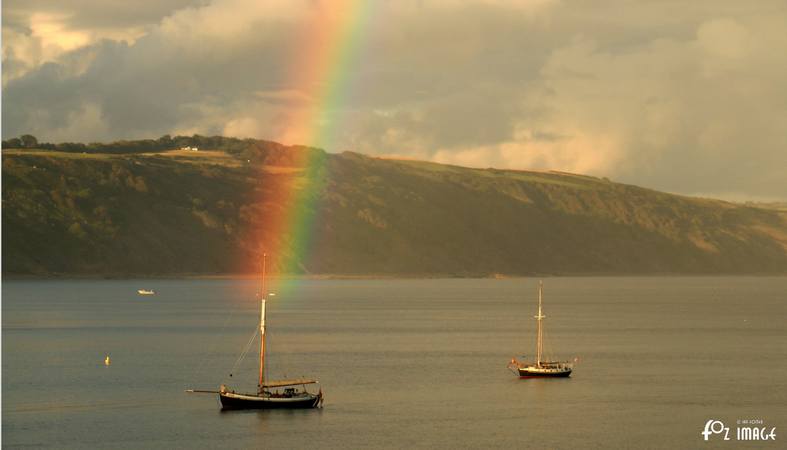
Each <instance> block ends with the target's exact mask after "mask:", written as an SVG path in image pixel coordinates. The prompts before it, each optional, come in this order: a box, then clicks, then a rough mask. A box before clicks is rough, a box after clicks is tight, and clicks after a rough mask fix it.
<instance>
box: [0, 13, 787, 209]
mask: <svg viewBox="0 0 787 450" xmlns="http://www.w3.org/2000/svg"><path fill="white" fill-rule="evenodd" d="M75 1H76V3H73V4H71V2H69V4H58V5H57V7H56V8H55V7H52V6H51V3H48V2H43V1H38V0H35V1H31V2H28V3H21V2H20V3H16V4H14V3H12V4H10V5H7V4H4V10H3V19H4V28H3V84H4V92H3V94H4V101H3V119H4V120H3V136H4V137H11V136H16V135H19V134H21V133H27V132H30V133H33V134H35V135H36V136H38V137H39V138H40V139H48V140H60V139H69V140H83V141H93V140H108V139H118V138H142V137H155V136H158V135H161V134H165V133H202V134H228V135H238V136H242V137H258V138H264V139H274V140H283V141H286V142H287V143H301V142H295V141H296V140H298V139H306V138H305V137H304V136H306V135H305V134H304V133H303V130H301V132H299V133H294V132H293V124H294V123H295V124H298V125H300V127H301V128H302V129H305V130H306V133H307V134H308V133H311V134H312V135H315V136H321V140H320V141H319V144H320V145H322V146H324V147H326V148H327V149H328V150H330V151H342V150H354V151H361V152H365V153H369V154H376V155H388V156H392V155H393V156H400V157H413V158H421V159H430V160H434V161H440V162H447V163H453V164H462V165H470V166H477V167H489V166H496V167H504V168H516V169H556V170H567V171H573V172H580V173H589V174H593V175H598V176H608V177H610V178H613V179H617V180H621V181H626V182H632V183H636V184H641V185H646V186H650V187H654V188H658V189H663V190H668V191H675V192H682V193H689V194H691V193H705V194H707V193H714V192H717V193H720V194H724V195H727V196H729V197H731V198H732V197H736V198H737V197H746V196H750V197H752V198H754V197H762V198H766V197H767V198H787V183H785V181H784V179H783V178H784V176H783V169H782V168H783V167H787V160H785V158H787V157H786V156H785V155H787V152H785V150H784V149H785V148H787V109H786V108H785V107H784V105H785V104H787V89H785V87H784V86H785V84H784V81H783V80H784V79H787V35H785V33H784V28H785V24H787V6H785V5H784V4H783V3H782V2H777V1H773V2H771V1H764V2H758V3H757V4H756V5H754V4H752V5H748V4H743V3H740V2H733V1H729V2H725V1H722V2H718V1H713V2H711V1H704V2H692V3H691V4H689V5H687V4H685V3H684V2H670V1H666V2H665V1H653V2H636V3H619V2H615V1H611V0H610V1H600V2H594V3H593V4H587V3H583V2H578V3H574V2H558V1H540V0H539V1H531V2H522V1H506V0H487V1H475V2H459V1H453V0H442V1H440V0H418V1H416V0H412V1H409V0H405V1H401V2H374V3H369V4H366V3H364V4H363V5H364V6H365V9H359V10H352V9H349V10H348V9H341V8H338V9H337V8H334V7H335V5H336V3H330V4H329V3H326V2H324V1H308V0H300V1H289V2H257V1H252V0H213V1H207V0H206V1H188V0H168V1H164V2H157V3H156V4H150V5H143V6H135V7H134V8H129V6H128V4H126V3H124V2H99V1H98V0H75ZM69 5H70V6H69ZM348 5H352V4H351V3H348ZM676 7H680V8H681V11H682V13H681V14H680V15H679V16H676V15H675V14H674V10H675V8H676ZM132 10H133V11H132ZM343 14H344V15H346V14H350V15H352V14H357V15H358V17H359V18H361V19H362V21H363V23H362V24H361V25H362V26H361V27H360V28H359V34H358V36H357V37H356V38H355V39H354V40H344V41H341V42H343V43H344V44H346V45H345V46H344V47H342V49H344V50H346V51H347V53H346V54H343V55H344V56H343V57H342V58H339V57H338V56H336V57H335V58H334V59H333V60H331V59H330V58H329V59H328V62H329V63H330V62H332V61H333V62H335V63H336V64H333V65H331V64H328V65H327V66H326V67H324V68H322V69H321V70H322V72H319V71H318V72H314V71H310V67H316V66H310V65H309V64H308V63H309V58H311V57H312V56H314V55H319V53H312V51H314V50H315V49H316V50H319V49H320V48H321V47H320V46H319V45H318V44H324V43H325V42H329V39H328V38H330V35H327V34H326V33H329V32H330V26H332V25H335V23H336V21H337V20H341V19H342V18H343V16H342V15H343ZM344 18H346V17H344ZM334 50H337V51H338V49H334ZM325 54H328V53H325ZM336 55H339V53H337V54H336ZM340 61H341V62H342V63H341V64H339V62H340ZM332 83H333V84H332ZM339 86H341V89H339V88H338V87H339ZM332 87H336V89H335V92H336V94H335V95H337V97H335V98H333V97H332V99H333V100H332V101H327V97H325V98H324V92H328V91H330V88H332Z"/></svg>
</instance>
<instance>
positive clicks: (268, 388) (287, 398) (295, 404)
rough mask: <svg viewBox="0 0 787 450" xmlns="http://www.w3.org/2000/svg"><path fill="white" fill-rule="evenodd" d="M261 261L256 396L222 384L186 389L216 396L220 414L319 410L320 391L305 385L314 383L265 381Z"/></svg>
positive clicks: (263, 263)
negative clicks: (287, 409)
mask: <svg viewBox="0 0 787 450" xmlns="http://www.w3.org/2000/svg"><path fill="white" fill-rule="evenodd" d="M266 256H267V255H263V259H262V261H263V262H262V296H261V297H262V298H261V299H260V323H259V327H260V328H259V333H260V372H259V378H258V382H257V392H256V393H240V392H235V390H233V389H231V388H229V387H228V386H226V385H224V384H222V385H221V387H220V388H219V390H218V391H205V390H197V389H188V390H187V391H186V392H192V393H218V394H219V401H221V407H222V409H223V410H234V409H281V408H289V409H293V408H316V407H318V406H322V401H323V394H322V388H320V390H319V392H318V393H316V394H314V393H311V392H309V391H307V390H306V385H311V384H317V383H318V381H317V380H313V379H305V378H300V379H293V380H266V379H265V350H266V348H265V297H266V295H265V258H266Z"/></svg>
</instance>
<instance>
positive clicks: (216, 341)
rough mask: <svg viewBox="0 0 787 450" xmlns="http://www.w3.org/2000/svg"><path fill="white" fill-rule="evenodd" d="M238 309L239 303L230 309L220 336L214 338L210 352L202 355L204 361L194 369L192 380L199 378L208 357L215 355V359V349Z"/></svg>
mask: <svg viewBox="0 0 787 450" xmlns="http://www.w3.org/2000/svg"><path fill="white" fill-rule="evenodd" d="M236 309H238V305H237V304H235V305H233V307H232V309H231V310H230V313H229V315H228V316H227V319H226V320H224V325H222V326H221V330H219V338H218V339H214V340H213V343H212V344H211V346H210V348H209V349H208V352H207V353H206V354H205V356H203V357H202V361H200V363H199V364H198V365H197V367H196V368H195V369H194V373H193V374H192V377H191V379H192V380H196V379H197V375H198V374H199V372H200V371H201V370H202V369H203V367H204V366H205V362H206V361H207V360H208V358H210V357H211V356H213V357H214V359H215V354H214V353H215V350H216V346H217V345H218V344H219V341H220V340H223V339H222V338H223V337H224V332H225V331H226V330H227V325H229V323H230V320H232V316H233V315H234V314H235V310H236Z"/></svg>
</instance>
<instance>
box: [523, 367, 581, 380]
mask: <svg viewBox="0 0 787 450" xmlns="http://www.w3.org/2000/svg"><path fill="white" fill-rule="evenodd" d="M518 371H519V378H567V377H569V376H571V370H564V371H560V372H531V371H529V370H527V369H519V370H518Z"/></svg>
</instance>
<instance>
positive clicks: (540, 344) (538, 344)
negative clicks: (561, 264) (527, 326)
mask: <svg viewBox="0 0 787 450" xmlns="http://www.w3.org/2000/svg"><path fill="white" fill-rule="evenodd" d="M543 289H544V282H543V281H541V280H539V282H538V315H537V316H534V317H535V319H536V320H537V321H538V332H537V337H536V367H541V352H542V349H543V345H544V342H543V339H542V330H541V320H543V319H544V318H545V317H546V316H545V315H543V314H542V313H541V291H542V290H543Z"/></svg>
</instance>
